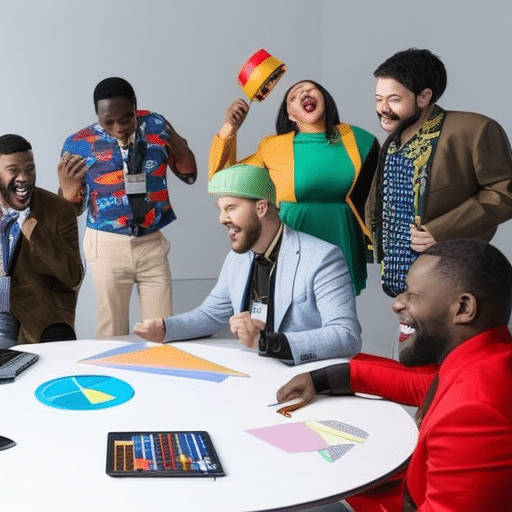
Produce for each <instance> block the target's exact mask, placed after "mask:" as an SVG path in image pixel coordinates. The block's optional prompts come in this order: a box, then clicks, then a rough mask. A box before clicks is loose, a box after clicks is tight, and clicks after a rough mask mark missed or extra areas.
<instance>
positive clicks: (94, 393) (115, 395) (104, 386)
mask: <svg viewBox="0 0 512 512" xmlns="http://www.w3.org/2000/svg"><path fill="white" fill-rule="evenodd" d="M134 394H135V391H134V390H133V388H132V387H131V386H130V385H129V384H128V383H127V382H125V381H124V380H120V379H116V378H115V377H109V376H107V375H71V376H69V377H60V378H58V379H53V380H49V381H48V382H45V383H44V384H41V385H40V386H39V387H38V388H37V389H36V391H35V395H36V398H37V399H38V400H39V401H40V402H41V403H43V404H45V405H49V406H50V407H56V408H57V409H71V410H75V411H78V410H83V411H91V410H95V409H106V408H107V407H114V406H115V405H120V404H123V403H124V402H127V401H128V400H130V398H132V396H133V395H134Z"/></svg>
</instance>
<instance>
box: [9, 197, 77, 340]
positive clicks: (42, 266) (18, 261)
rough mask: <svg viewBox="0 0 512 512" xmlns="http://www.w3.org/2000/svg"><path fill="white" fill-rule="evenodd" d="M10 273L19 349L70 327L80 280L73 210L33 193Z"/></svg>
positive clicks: (53, 198) (73, 317) (61, 201)
mask: <svg viewBox="0 0 512 512" xmlns="http://www.w3.org/2000/svg"><path fill="white" fill-rule="evenodd" d="M30 209H31V211H30V215H29V217H28V218H27V219H26V220H25V222H24V223H23V226H22V229H21V233H20V238H19V241H18V244H17V246H16V250H15V253H14V255H13V258H12V261H11V264H10V267H9V275H10V276H11V312H12V313H13V314H14V316H16V318H17V319H18V320H19V322H20V324H21V328H20V334H19V337H18V343H36V342H38V341H40V339H41V334H42V333H43V331H44V330H45V328H46V327H47V326H48V325H51V324H54V323H60V322H63V323H67V324H69V325H70V326H71V327H74V323H75V307H76V298H77V292H78V288H79V285H80V282H81V281H82V277H83V266H82V261H81V258H80V251H79V245H78V226H77V221H76V213H75V210H74V208H73V206H72V205H71V204H70V203H68V202H67V201H66V200H64V199H63V198H62V197H59V196H57V195H56V194H53V193H52V192H48V191H46V190H43V189H40V188H36V189H35V191H34V196H33V198H32V203H31V207H30Z"/></svg>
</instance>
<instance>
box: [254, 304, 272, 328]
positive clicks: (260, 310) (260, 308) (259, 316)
mask: <svg viewBox="0 0 512 512" xmlns="http://www.w3.org/2000/svg"><path fill="white" fill-rule="evenodd" d="M267 309H268V306H267V304H263V303H262V302H256V301H254V302H253V303H252V304H251V318H253V319H254V320H261V321H262V322H263V323H264V324H266V323H267Z"/></svg>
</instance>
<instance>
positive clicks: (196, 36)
mask: <svg viewBox="0 0 512 512" xmlns="http://www.w3.org/2000/svg"><path fill="white" fill-rule="evenodd" d="M0 7H1V10H0V13H1V16H0V20H1V24H2V25H1V30H0V43H1V48H2V58H1V61H0V62H1V80H0V98H1V99H2V101H1V104H2V107H1V116H0V132H1V133H7V132H13V133H20V134H22V135H24V136H26V137H27V138H28V139H29V140H30V141H31V142H32V144H33V147H34V153H35V158H36V164H37V167H38V184H39V185H40V186H42V187H44V188H47V189H49V190H53V191H56V190H57V179H56V171H55V168H56V163H57V161H58V157H59V153H60V148H61V145H62V142H63V140H64V138H65V137H66V136H67V135H69V134H70V133H72V132H74V131H76V130H78V129H79V128H82V127H84V126H86V125H87V124H90V123H91V122H93V121H94V120H95V115H94V109H93V105H92V91H93V88H94V86H95V85H96V83H97V82H98V81H99V80H101V79H102V78H105V77H107V76H112V75H119V76H122V77H124V78H126V79H128V80H129V81H130V82H131V83H132V84H133V86H134V88H135V90H136V92H137V96H138V102H139V106H140V107H141V108H149V109H151V110H155V111H157V112H160V113H162V114H164V115H165V116H166V117H168V119H169V120H170V121H171V122H172V124H173V125H174V126H175V128H176V129H177V130H178V132H179V133H181V134H182V135H183V136H184V137H185V138H187V139H188V141H189V144H190V146H191V148H192V149H193V151H194V152H195V154H196V158H197V162H198V166H199V178H198V181H197V183H196V184H195V185H193V186H192V187H189V186H186V185H184V184H182V183H181V182H179V181H178V180H177V179H175V178H173V177H171V178H170V184H169V185H170V186H169V188H170V194H171V200H172V202H173V206H174V208H175V210H176V212H177V215H178V220H177V221H176V222H174V223H172V224H171V225H170V226H169V227H167V228H166V229H165V233H166V234H167V236H168V237H169V238H170V240H171V245H172V249H171V255H170V260H171V267H172V271H173V277H174V279H175V280H176V281H175V284H174V292H175V293H174V300H175V304H176V311H178V312H179V311H183V310H184V309H187V308H189V307H191V306H193V305H195V304H196V303H198V302H199V301H200V300H201V299H202V298H203V297H204V295H205V294H206V293H207V292H208V290H209V289H210V288H211V286H212V284H213V283H214V279H215V277H216V276H217V274H218V271H219V268H220V265H221V262H222V260H223V258H224V255H225V253H226V252H227V250H228V248H229V244H228V240H227V237H226V235H225V232H224V230H223V228H221V227H220V226H218V224H217V218H216V217H217V213H216V209H215V207H214V205H213V201H212V200H211V198H209V197H208V195H207V193H206V183H207V178H206V166H207V157H208V148H209V144H210V140H211V137H212V136H213V134H214V133H215V132H216V131H217V130H218V128H219V126H220V124H221V122H222V120H223V117H224V111H225V108H226V107H227V105H228V104H229V103H230V102H231V101H232V100H233V99H234V98H235V97H237V96H238V95H240V93H241V91H240V89H239V87H238V85H237V83H236V75H237V72H238V69H239V67H240V65H241V64H242V63H243V62H244V61H245V60H246V59H247V58H248V57H249V56H250V55H251V54H252V53H253V52H254V51H256V50H257V49H258V48H260V47H264V48H266V49H267V50H268V51H270V53H272V54H273V55H275V56H276V57H278V58H279V59H281V60H282V61H284V62H285V63H286V64H287V67H288V71H287V73H286V74H285V76H284V78H283V79H282V80H281V82H280V83H279V84H278V87H277V89H276V90H275V91H274V92H273V93H272V95H271V96H270V97H269V98H268V99H267V100H266V101H265V102H264V103H261V104H254V105H253V106H252V108H251V112H250V114H249V117H248V119H247V120H246V122H245V124H244V126H243V127H242V129H241V132H240V136H239V154H240V155H246V154H249V153H251V152H253V151H254V150H255V148H256V146H257V142H258V141H259V140H260V139H261V138H262V137H263V136H264V135H267V134H271V133H273V124H274V118H275V114H276V111H277V108H278V105H279V103H280V100H281V97H282V95H283V93H284V91H285V89H286V88H287V87H288V86H289V85H291V84H292V83H294V82H295V81H297V80H300V79H304V78H311V79H314V80H318V81H320V82H321V83H322V84H323V85H324V86H325V87H326V88H327V89H328V90H329V91H330V92H331V93H332V94H333V96H334V97H335V99H336V101H337V103H338V107H339V110H340V113H341V116H342V118H343V119H344V120H345V121H347V122H350V123H352V124H356V125H359V126H361V127H363V128H366V129H368V130H369V131H372V132H373V133H375V134H377V135H378V136H379V137H380V138H381V139H382V138H383V136H382V135H383V134H382V132H381V130H380V128H379V127H378V124H377V121H376V116H375V112H374V104H373V92H374V85H375V81H374V79H373V77H372V71H373V69H375V67H376V66H377V65H378V64H380V62H381V61H383V60H384V59H385V58H386V57H387V56H389V55H391V54H392V53H394V52H395V51H398V50H400V49H404V48H407V47H410V46H418V47H428V48H430V49H432V50H433V51H435V52H436V53H438V54H439V55H440V56H441V57H442V58H443V60H444V62H445V64H446V66H447V68H448V73H449V86H448V90H447V92H446V93H445V95H444V97H443V98H442V101H441V104H442V106H444V107H446V108H451V109H464V110H473V111H477V112H481V113H484V114H486V115H489V116H490V117H494V118H495V119H497V120H498V121H499V122H500V123H502V125H503V126H504V127H505V129H506V130H507V132H508V133H512V119H511V117H510V106H509V101H508V97H509V90H508V89H509V87H510V77H511V73H510V63H509V62H510V60H509V51H508V50H509V49H510V48H511V47H512V45H511V42H512V41H511V37H512V36H511V35H510V29H509V26H508V25H509V21H510V19H511V15H512V7H511V6H510V5H508V4H506V3H505V2H503V1H502V0H488V1H487V2H485V3H481V2H476V1H474V2H473V1H471V0H470V1H461V0H457V1H449V0H448V1H446V0H444V1H440V0H431V1H430V2H428V4H425V3H424V2H419V1H415V0H410V1H408V2H406V1H403V0H386V1H373V0H366V1H362V2H353V1H348V0H316V1H314V0H313V1H312V0H309V1H305V0H260V1H259V2H257V3H253V2H247V1H243V0H217V1H215V2H209V1H207V0H203V1H198V0H187V1H177V0H167V1H164V0H151V1H141V0H140V1H136V0H102V1H100V0H89V1H88V2H77V1H73V0H71V1H69V0H67V1H64V0H46V1H45V2H38V1H36V0H18V1H17V2H7V0H1V1H0ZM83 224H84V219H83V218H81V219H80V229H81V231H83ZM510 230H511V225H510V223H508V224H506V225H504V226H503V227H501V228H500V230H499V232H498V235H497V237H496V238H495V242H496V244H497V245H498V246H499V247H500V248H501V249H502V250H504V251H505V252H506V253H507V255H508V256H509V257H512V251H511V247H510V243H509V242H508V239H509V235H510ZM369 271H370V281H369V286H368V288H367V289H366V290H365V291H364V292H363V294H362V296H361V297H360V298H359V299H358V307H359V314H360V319H361V323H362V325H363V331H364V338H365V342H370V341H372V342H373V340H376V339H379V340H383V342H384V344H385V345H387V344H388V341H387V340H390V341H391V340H393V339H394V338H395V337H396V321H395V319H394V318H393V316H392V314H391V313H390V312H389V300H388V299H387V298H386V297H385V296H384V295H383V294H382V292H381V290H380V287H379V285H378V276H377V268H376V266H372V267H370V269H369ZM134 295H135V294H134ZM134 299H135V297H134ZM94 303H95V298H94V291H93V287H92V283H91V279H90V276H89V275H88V274H87V275H86V278H85V281H84V283H83V285H82V288H81V292H80V297H79V304H78V318H77V331H78V334H79V336H81V337H91V336H93V334H94V323H95V321H94ZM132 312H133V322H132V323H134V322H135V321H136V320H137V304H136V301H135V300H133V301H132Z"/></svg>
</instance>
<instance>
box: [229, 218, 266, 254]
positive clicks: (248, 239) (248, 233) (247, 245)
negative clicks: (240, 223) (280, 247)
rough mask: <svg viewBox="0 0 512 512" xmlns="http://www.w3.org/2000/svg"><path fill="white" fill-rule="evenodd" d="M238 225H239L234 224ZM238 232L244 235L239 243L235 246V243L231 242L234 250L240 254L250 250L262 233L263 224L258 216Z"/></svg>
mask: <svg viewBox="0 0 512 512" xmlns="http://www.w3.org/2000/svg"><path fill="white" fill-rule="evenodd" d="M234 227H237V226H234ZM238 233H239V234H240V233H241V234H242V235H243V238H242V239H239V240H238V245H237V246H235V245H234V243H237V242H234V243H233V242H232V243H231V248H232V249H233V251H234V252H236V253H238V254H243V253H246V252H247V251H249V250H250V249H251V248H252V247H253V246H254V245H255V244H256V242H257V241H258V239H259V237H260V234H261V224H260V222H259V220H258V219H257V217H255V218H254V219H253V221H252V222H251V223H250V224H249V225H248V226H247V227H246V228H244V229H243V230H242V231H238Z"/></svg>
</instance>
